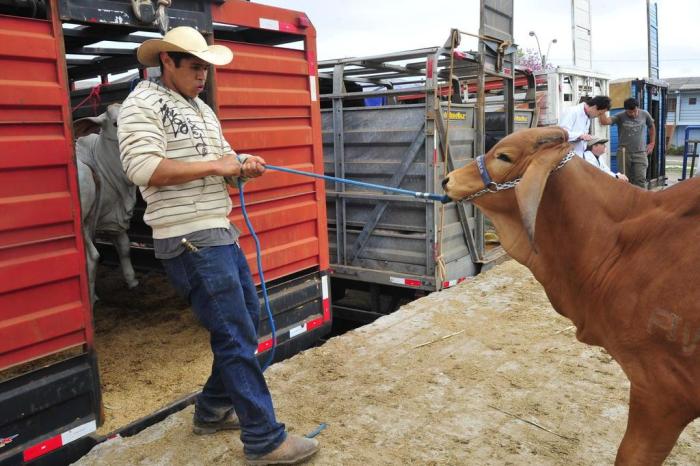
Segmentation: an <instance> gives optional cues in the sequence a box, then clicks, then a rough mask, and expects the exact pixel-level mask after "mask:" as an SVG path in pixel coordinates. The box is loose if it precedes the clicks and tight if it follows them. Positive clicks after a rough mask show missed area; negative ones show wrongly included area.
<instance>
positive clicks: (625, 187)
mask: <svg viewBox="0 0 700 466" xmlns="http://www.w3.org/2000/svg"><path fill="white" fill-rule="evenodd" d="M567 139H568V137H567V133H566V131H565V130H563V129H561V128H558V127H549V128H537V129H532V130H525V131H520V132H518V133H515V134H512V135H510V136H508V137H506V138H505V139H503V140H502V141H500V142H499V143H498V144H497V145H496V146H494V147H493V148H492V149H491V150H490V151H489V152H488V153H487V154H486V155H485V156H484V159H483V160H484V165H485V168H486V171H487V173H488V174H489V175H490V176H491V178H492V179H493V182H494V183H495V184H500V183H504V182H507V181H513V180H516V179H518V178H522V180H521V181H520V182H519V183H518V184H517V185H516V187H515V189H507V186H505V187H504V188H506V189H504V190H499V191H497V192H486V193H484V194H483V195H480V196H479V197H476V198H474V199H473V201H472V202H474V204H476V205H478V206H479V208H481V210H482V211H483V212H484V213H485V214H486V215H487V216H488V217H489V218H490V219H491V220H492V221H493V223H494V225H495V227H496V229H497V231H498V233H499V235H500V238H501V243H502V245H503V247H504V248H505V250H506V251H508V253H509V254H510V255H511V256H512V257H513V258H515V259H516V260H517V261H518V262H520V263H522V264H524V265H525V266H527V267H528V268H529V269H530V270H531V271H532V273H533V275H534V276H535V278H536V279H537V280H538V281H539V282H540V283H541V284H542V286H543V287H544V289H545V291H546V292H547V296H548V297H549V300H550V301H551V303H552V306H553V307H554V309H555V310H556V311H557V312H559V313H560V314H562V315H564V316H566V317H568V318H569V319H571V321H572V322H573V323H574V324H575V326H576V329H577V331H576V337H577V338H578V339H579V340H580V341H582V342H584V343H588V344H590V345H597V346H602V347H603V348H605V349H606V350H607V351H608V353H610V355H611V356H612V357H613V358H615V360H616V361H617V362H618V363H619V364H620V366H621V367H622V369H623V370H624V372H625V374H626V375H627V377H628V378H629V380H630V384H631V388H630V400H629V415H628V421H627V431H626V432H625V436H624V438H623V439H622V443H621V444H620V447H619V449H618V452H617V458H616V462H615V463H616V464H625V465H659V464H662V463H663V461H664V459H665V458H666V457H667V456H668V454H669V452H670V451H671V449H672V448H673V446H674V445H675V443H676V440H677V439H678V436H679V435H680V433H681V432H682V431H683V429H684V428H685V426H686V425H688V424H689V423H690V422H692V421H693V420H694V419H695V418H697V417H699V416H700V291H698V290H699V288H698V287H697V286H694V285H693V284H692V283H691V281H690V280H695V279H697V277H698V276H700V178H694V179H691V180H689V181H686V182H683V183H679V184H678V185H676V186H673V187H672V188H670V189H667V190H664V191H661V192H647V191H644V190H642V189H639V188H636V187H634V186H632V185H630V184H628V183H625V182H623V181H619V180H616V179H614V178H612V177H610V176H608V175H607V174H605V173H603V172H602V171H600V170H598V169H597V168H595V167H594V166H593V165H591V164H589V163H587V162H585V161H584V160H582V159H581V158H579V157H573V158H571V159H570V160H569V161H566V159H567V157H566V156H567V154H568V153H569V151H570V148H569V144H568V143H567ZM562 161H566V162H565V163H564V164H563V165H562ZM486 180H487V181H488V178H486ZM495 184H494V185H491V190H495ZM443 186H444V187H445V192H446V193H447V195H448V196H449V197H450V198H452V199H454V200H462V199H464V198H466V197H467V196H470V195H472V194H474V193H477V192H479V191H481V190H483V188H484V181H483V180H482V177H481V176H480V173H479V169H478V167H477V164H476V163H470V164H468V165H466V166H464V167H462V168H459V169H457V170H454V171H453V172H451V173H450V174H449V175H448V176H447V178H445V180H444V181H443Z"/></svg>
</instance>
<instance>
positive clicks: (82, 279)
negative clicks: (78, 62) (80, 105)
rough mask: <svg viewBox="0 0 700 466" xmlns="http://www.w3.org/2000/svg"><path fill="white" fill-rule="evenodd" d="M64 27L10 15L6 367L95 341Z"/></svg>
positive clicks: (1, 166)
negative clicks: (87, 278)
mask: <svg viewBox="0 0 700 466" xmlns="http://www.w3.org/2000/svg"><path fill="white" fill-rule="evenodd" d="M65 69H66V65H65V58H64V53H63V37H62V32H61V25H60V23H59V21H58V19H56V20H55V21H53V22H52V21H45V20H36V19H29V18H19V17H11V16H0V212H2V214H0V369H4V368H6V367H9V366H12V365H16V364H20V363H22V362H25V361H28V360H30V359H34V358H38V357H42V356H45V355H48V354H51V353H54V352H57V351H61V350H63V349H66V348H70V347H74V346H79V345H91V344H92V328H91V322H92V318H91V309H90V305H89V299H88V292H87V280H86V271H85V256H84V249H83V241H82V235H81V233H80V232H81V230H80V203H79V199H78V186H77V176H76V168H75V161H74V156H73V144H72V132H71V130H70V127H69V122H70V109H69V99H68V84H67V80H66V74H65Z"/></svg>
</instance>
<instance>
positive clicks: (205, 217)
mask: <svg viewBox="0 0 700 466" xmlns="http://www.w3.org/2000/svg"><path fill="white" fill-rule="evenodd" d="M118 136H119V149H120V151H121V159H122V165H123V167H124V171H125V172H126V176H127V177H128V178H129V179H130V180H131V181H132V182H133V183H134V184H136V185H138V186H139V187H140V188H141V195H142V196H143V199H144V200H145V201H146V204H147V207H146V212H145V214H144V217H143V219H144V221H145V222H146V223H147V224H148V225H149V226H150V227H151V228H152V229H153V238H155V239H164V238H172V237H177V236H182V235H186V234H188V233H191V232H194V231H200V230H206V229H210V228H229V226H230V222H229V220H228V214H229V213H230V212H231V207H232V204H231V199H230V198H229V193H228V189H227V185H226V182H225V181H224V178H223V177H221V176H207V177H205V178H201V179H197V180H193V181H190V182H187V183H184V184H179V185H173V186H149V185H148V182H149V180H150V179H151V175H153V172H154V171H155V169H156V167H157V166H158V164H159V163H160V161H161V160H162V159H163V158H169V159H172V160H177V161H179V162H199V161H208V160H216V159H217V158H220V157H222V156H223V155H228V154H235V152H234V151H233V150H232V149H231V146H230V145H229V144H228V142H226V140H225V139H224V135H223V133H222V131H221V125H220V124H219V120H218V119H217V118H216V115H215V114H214V111H213V110H212V109H211V108H210V107H209V106H208V105H207V104H206V103H204V102H203V101H202V100H201V99H199V98H198V97H197V98H195V99H193V100H188V99H186V98H185V97H183V96H182V95H180V94H179V93H178V92H176V91H173V90H170V89H168V88H166V87H164V86H162V85H160V84H158V83H156V82H152V81H141V82H140V83H139V84H138V85H137V86H136V87H135V88H134V90H133V91H132V92H131V93H130V94H129V96H128V97H127V98H126V100H124V103H123V104H122V108H121V111H120V112H119V122H118ZM240 157H244V156H240ZM241 160H243V158H241ZM234 182H235V180H234Z"/></svg>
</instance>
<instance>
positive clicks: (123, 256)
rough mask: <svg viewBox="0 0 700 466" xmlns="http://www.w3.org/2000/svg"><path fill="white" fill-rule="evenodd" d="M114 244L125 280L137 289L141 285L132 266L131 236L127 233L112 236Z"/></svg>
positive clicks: (130, 286)
mask: <svg viewBox="0 0 700 466" xmlns="http://www.w3.org/2000/svg"><path fill="white" fill-rule="evenodd" d="M112 244H114V248H115V249H116V250H117V254H118V255H119V264H121V266H122V274H123V275H124V280H125V281H126V285H127V286H128V287H129V288H130V289H131V288H136V287H137V286H138V284H139V282H138V280H136V273H135V272H134V267H133V266H132V265H131V256H130V252H131V250H130V248H129V236H128V235H127V234H126V232H125V231H122V232H121V233H118V234H116V235H113V236H112Z"/></svg>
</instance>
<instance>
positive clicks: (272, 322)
mask: <svg viewBox="0 0 700 466" xmlns="http://www.w3.org/2000/svg"><path fill="white" fill-rule="evenodd" d="M238 198H239V199H240V201H241V212H243V219H244V220H245V224H246V226H247V227H248V231H249V232H250V234H251V236H252V237H253V240H254V241H255V253H256V258H257V263H258V275H259V276H260V286H261V288H262V293H263V300H264V301H265V310H266V311H267V317H268V319H269V321H270V330H272V348H270V355H269V356H268V357H267V361H266V362H265V364H263V366H262V370H263V371H265V369H267V368H268V367H269V366H270V364H272V360H273V359H274V358H275V346H277V329H276V328H275V319H274V317H273V316H272V310H271V309H270V297H269V296H268V295H267V285H266V284H265V275H264V274H263V266H262V259H261V256H262V254H261V252H260V240H259V239H258V235H256V234H255V230H254V229H253V225H252V224H251V223H250V218H249V217H248V212H247V211H246V208H245V197H244V196H243V183H242V182H241V179H240V178H238Z"/></svg>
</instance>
